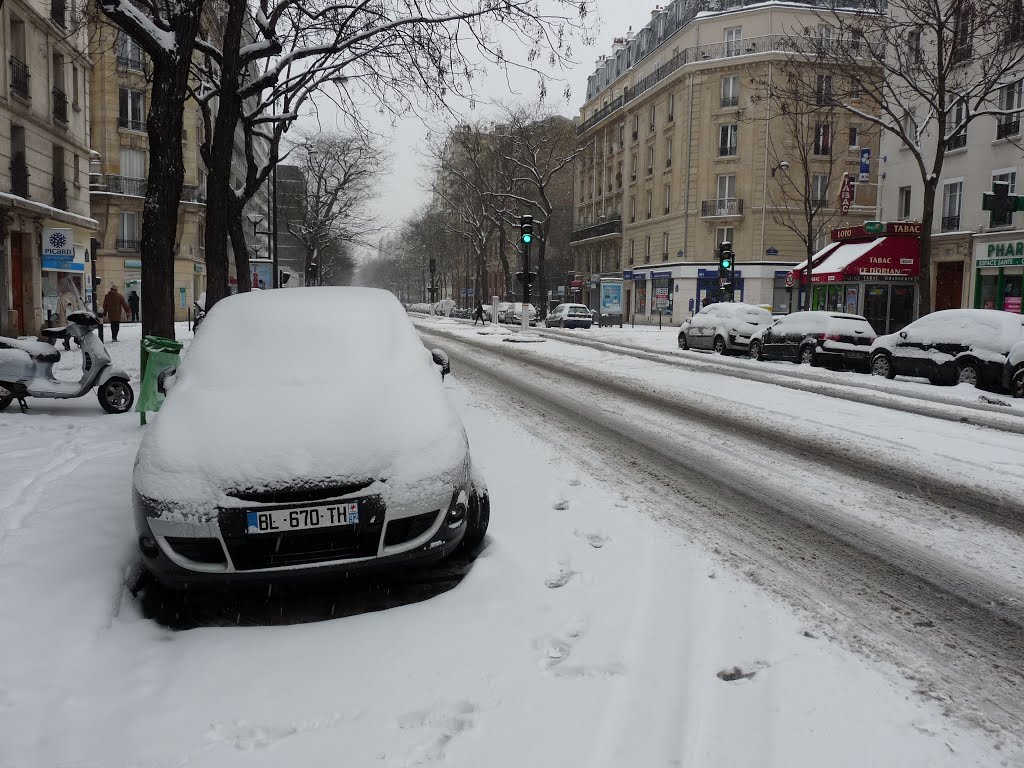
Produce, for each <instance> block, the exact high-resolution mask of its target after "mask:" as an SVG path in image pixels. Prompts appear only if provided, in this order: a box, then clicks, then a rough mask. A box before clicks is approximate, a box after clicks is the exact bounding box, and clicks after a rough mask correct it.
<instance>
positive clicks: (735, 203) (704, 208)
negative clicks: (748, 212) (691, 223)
mask: <svg viewBox="0 0 1024 768" xmlns="http://www.w3.org/2000/svg"><path fill="white" fill-rule="evenodd" d="M700 215H701V217H703V218H712V217H719V216H742V215H743V198H741V197H720V198H718V199H717V200H702V201H701V204H700Z"/></svg>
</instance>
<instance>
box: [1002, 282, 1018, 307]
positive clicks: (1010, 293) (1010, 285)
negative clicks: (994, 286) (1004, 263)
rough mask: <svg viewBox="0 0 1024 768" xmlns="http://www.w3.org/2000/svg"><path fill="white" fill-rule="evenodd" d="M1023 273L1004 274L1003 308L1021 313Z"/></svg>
mask: <svg viewBox="0 0 1024 768" xmlns="http://www.w3.org/2000/svg"><path fill="white" fill-rule="evenodd" d="M1021 277H1022V276H1021V275H1004V276H1003V307H1002V308H1003V310H1004V311H1005V312H1013V313H1014V314H1018V315H1019V314H1020V313H1021V312H1020V309H1021Z"/></svg>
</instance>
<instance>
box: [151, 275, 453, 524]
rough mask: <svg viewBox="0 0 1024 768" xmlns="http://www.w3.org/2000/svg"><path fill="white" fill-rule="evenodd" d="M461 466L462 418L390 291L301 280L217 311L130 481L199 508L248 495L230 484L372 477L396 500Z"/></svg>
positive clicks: (204, 511) (253, 486) (205, 510)
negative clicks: (309, 283)
mask: <svg viewBox="0 0 1024 768" xmlns="http://www.w3.org/2000/svg"><path fill="white" fill-rule="evenodd" d="M399 466H401V472H399V471H398V467H399ZM467 472H468V456H467V444H466V436H465V432H464V430H463V428H462V424H461V422H460V421H459V419H458V417H457V416H455V414H454V412H453V411H452V409H451V407H450V405H449V403H448V400H447V396H446V394H445V392H444V389H443V387H442V384H441V377H440V375H439V373H438V369H437V368H436V367H435V366H434V364H433V362H432V360H431V356H430V353H429V352H427V350H426V349H425V348H424V347H423V345H422V344H421V342H420V340H419V337H418V336H417V334H416V332H415V331H414V330H413V326H412V323H411V322H410V321H409V319H408V318H407V317H406V315H405V313H404V312H403V311H402V308H401V305H400V304H399V303H398V301H397V300H396V299H395V298H394V296H393V295H391V294H390V293H388V292H386V291H379V290H375V289H366V288H298V289H292V290H288V291H261V292H259V293H258V294H257V293H251V294H239V295H237V296H232V297H230V298H228V299H225V300H223V301H221V302H219V303H218V304H217V305H216V306H215V307H214V308H213V310H212V311H211V312H210V314H209V315H208V317H207V318H206V320H205V322H204V325H203V327H202V330H201V331H200V333H199V334H198V336H197V338H196V340H195V341H194V342H193V343H192V345H191V347H190V348H189V350H188V352H187V354H186V355H185V359H184V361H183V362H182V365H181V367H180V368H179V371H178V376H177V381H176V383H175V386H174V388H173V389H172V390H171V392H170V393H169V395H168V398H167V400H166V402H165V403H164V406H163V409H162V410H161V412H160V413H159V415H158V417H157V418H156V420H155V421H154V423H153V424H152V425H151V427H150V428H149V429H148V432H147V434H146V436H145V437H144V439H143V441H142V445H141V447H140V449H139V455H138V459H137V464H136V471H135V483H136V489H137V490H138V491H139V492H140V493H141V494H142V495H144V496H146V497H149V498H152V499H154V500H157V501H160V500H174V501H175V502H176V504H178V505H181V504H184V505H186V507H187V508H188V509H190V510H192V511H193V512H194V514H195V515H197V516H198V519H203V518H204V517H205V516H207V515H209V514H213V512H214V508H215V507H216V506H217V505H220V506H232V505H235V506H237V505H239V504H242V503H243V502H241V501H239V500H237V499H234V498H231V497H229V496H226V495H225V494H226V492H229V491H239V490H271V489H276V488H282V487H289V486H293V485H295V484H312V485H323V486H333V485H341V484H349V483H364V482H368V481H373V482H374V484H373V485H372V486H370V488H368V489H367V492H369V493H373V492H378V493H381V494H382V496H384V498H385V502H386V503H388V504H389V505H391V504H394V503H400V502H402V501H403V500H406V499H408V498H409V497H410V496H411V495H413V494H414V492H416V490H417V488H418V487H419V489H420V490H419V493H423V492H424V489H423V488H422V486H423V484H424V483H428V484H430V487H431V489H435V490H436V489H437V486H439V485H441V484H447V485H448V486H449V487H450V486H451V485H452V484H455V483H460V482H464V481H465V477H466V473H467Z"/></svg>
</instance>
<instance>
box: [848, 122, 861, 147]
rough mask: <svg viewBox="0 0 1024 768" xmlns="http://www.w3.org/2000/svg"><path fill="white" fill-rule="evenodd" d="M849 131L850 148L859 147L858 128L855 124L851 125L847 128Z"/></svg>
mask: <svg viewBox="0 0 1024 768" xmlns="http://www.w3.org/2000/svg"><path fill="white" fill-rule="evenodd" d="M849 133H850V143H849V145H848V146H849V147H850V149H860V128H858V127H857V126H856V125H851V126H850V128H849Z"/></svg>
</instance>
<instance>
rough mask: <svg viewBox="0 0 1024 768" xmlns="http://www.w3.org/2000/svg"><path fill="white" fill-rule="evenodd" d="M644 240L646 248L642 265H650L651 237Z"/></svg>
mask: <svg viewBox="0 0 1024 768" xmlns="http://www.w3.org/2000/svg"><path fill="white" fill-rule="evenodd" d="M644 240H645V241H646V247H645V249H644V264H650V263H651V236H650V235H648V236H647V237H646V238H644Z"/></svg>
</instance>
